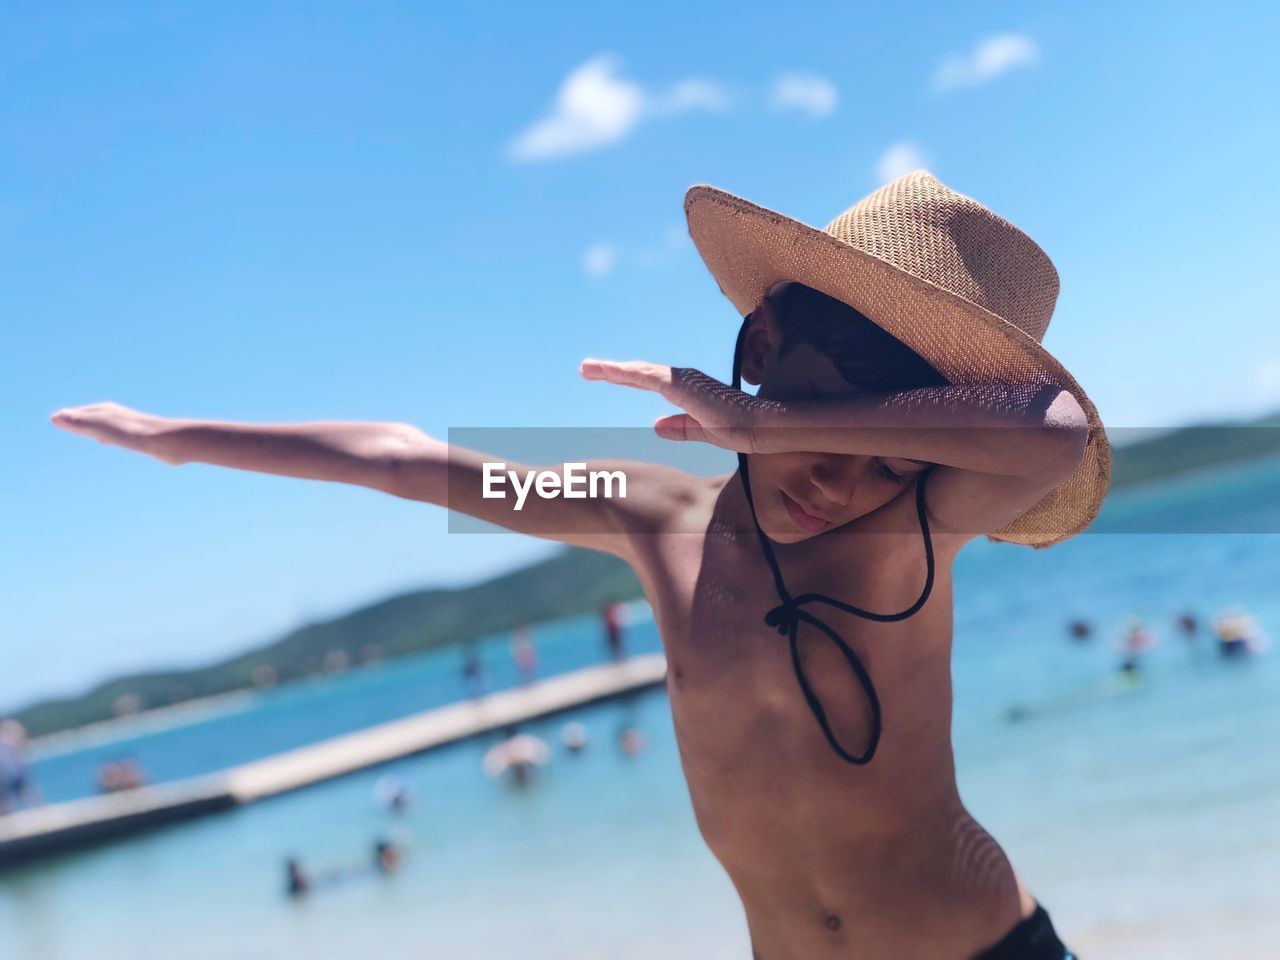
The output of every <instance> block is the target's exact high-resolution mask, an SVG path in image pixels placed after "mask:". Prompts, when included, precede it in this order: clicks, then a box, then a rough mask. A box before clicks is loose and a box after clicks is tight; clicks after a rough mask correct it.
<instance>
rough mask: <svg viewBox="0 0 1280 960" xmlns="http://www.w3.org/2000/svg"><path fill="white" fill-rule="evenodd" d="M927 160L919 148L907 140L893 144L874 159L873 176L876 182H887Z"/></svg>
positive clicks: (915, 168)
mask: <svg viewBox="0 0 1280 960" xmlns="http://www.w3.org/2000/svg"><path fill="white" fill-rule="evenodd" d="M928 163H929V161H928V160H927V159H926V157H925V155H924V154H923V153H922V152H921V150H920V148H919V147H917V146H916V145H915V144H914V143H911V142H910V141H908V140H902V141H899V142H898V143H895V144H893V145H892V146H891V147H889V149H887V150H886V151H885V152H884V153H882V154H880V159H879V160H877V161H876V169H875V178H876V182H877V183H881V184H883V183H888V182H889V181H890V180H897V179H898V178H899V177H901V176H904V175H905V174H908V173H910V172H911V171H912V170H919V169H920V168H921V167H925V166H927V165H928Z"/></svg>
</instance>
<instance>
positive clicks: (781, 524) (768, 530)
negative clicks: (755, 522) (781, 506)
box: [760, 516, 836, 544]
mask: <svg viewBox="0 0 1280 960" xmlns="http://www.w3.org/2000/svg"><path fill="white" fill-rule="evenodd" d="M760 529H761V531H762V532H763V533H764V535H765V536H766V537H768V538H769V539H770V540H771V541H773V542H774V543H782V544H790V543H804V541H806V540H812V539H813V538H814V537H820V536H822V535H823V534H824V533H828V532H830V531H831V530H834V529H836V528H835V527H828V528H827V529H826V530H819V531H816V532H814V533H810V532H808V531H807V530H798V529H796V525H795V524H794V523H792V522H791V518H790V517H787V516H781V517H774V516H769V517H761V518H760Z"/></svg>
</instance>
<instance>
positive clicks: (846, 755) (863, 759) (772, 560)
mask: <svg viewBox="0 0 1280 960" xmlns="http://www.w3.org/2000/svg"><path fill="white" fill-rule="evenodd" d="M750 321H751V316H750V314H748V315H747V316H746V317H745V318H744V319H743V321H742V328H741V329H740V330H739V331H738V340H737V343H736V344H735V345H734V349H733V386H734V389H737V390H741V389H742V347H743V342H744V340H745V337H746V332H747V327H748V326H749V325H750ZM738 474H739V476H741V477H742V492H743V493H744V494H745V495H746V498H747V506H748V507H750V508H751V521H752V523H753V524H755V528H756V538H757V539H758V540H759V542H760V552H761V553H763V554H764V559H765V563H767V564H768V566H769V570H770V572H771V573H772V574H773V585H774V589H775V590H776V591H777V593H778V599H779V600H780V601H781V603H779V604H778V605H777V606H776V607H773V608H772V609H771V610H770V611H769V612H768V613H766V614H765V615H764V622H765V623H766V624H768V625H769V626H771V627H773V628H774V629H775V630H777V631H778V633H779V634H781V635H782V636H784V637H786V638H787V642H788V643H789V645H790V647H791V666H792V668H793V669H794V670H795V674H796V680H797V681H798V682H799V684H800V691H801V692H802V693H803V694H804V698H805V700H806V701H807V702H808V704H809V709H810V710H811V711H812V712H813V716H814V718H815V719H816V720H817V721H818V726H820V727H821V728H822V732H823V734H824V735H825V736H826V738H827V743H829V744H830V745H831V749H832V750H834V751H835V752H836V754H837V755H838V756H839V757H840V758H841V759H842V760H844V761H846V762H847V763H852V764H855V765H857V766H861V765H863V764H867V763H870V762H871V758H872V757H874V756H875V755H876V747H877V746H878V745H879V743H880V730H881V723H880V698H879V696H877V694H876V687H875V684H874V683H872V681H871V674H869V673H868V672H867V668H866V667H865V666H864V665H863V663H862V660H861V659H860V658H859V657H858V654H857V653H855V652H854V650H853V648H852V647H850V646H849V644H847V643H846V642H845V641H844V638H843V637H841V636H840V634H838V633H836V632H835V630H833V629H832V628H831V627H830V626H829V625H827V624H826V623H825V622H823V621H822V620H821V619H819V618H818V617H817V616H816V615H814V614H812V613H810V612H809V611H807V610H805V609H803V607H805V606H806V605H810V604H820V603H821V604H826V605H827V606H829V607H834V608H836V609H837V610H843V611H844V612H845V613H851V614H853V615H854V616H858V617H862V618H863V619H864V620H874V621H876V622H878V623H893V622H895V621H898V620H906V619H907V618H908V617H910V616H913V615H914V614H915V613H916V612H917V611H919V610H920V608H921V607H923V606H924V605H925V602H926V601H927V600H928V599H929V594H930V593H931V592H932V590H933V576H934V561H933V540H932V538H931V537H930V536H929V518H928V515H927V511H926V510H925V500H924V488H925V482H926V481H927V479H928V477H929V470H928V469H926V470H924V471H923V472H921V473H920V475H919V476H918V477H917V478H916V513H917V515H918V516H919V518H920V533H921V536H923V537H924V557H925V564H926V568H927V573H926V574H925V581H924V589H923V590H922V591H921V592H920V596H919V597H918V598H917V599H916V602H915V603H913V604H912V605H911V606H909V607H907V609H905V610H903V611H902V612H901V613H872V612H871V611H869V610H862V609H859V608H858V607H855V606H853V605H851V604H848V603H842V602H841V601H839V600H836V599H833V598H832V597H828V596H825V595H823V594H821V593H802V594H800V596H798V597H793V596H792V595H791V592H790V591H789V590H788V589H787V585H786V583H785V582H784V581H783V579H782V569H781V568H780V567H779V566H778V558H777V557H775V556H774V554H773V545H772V544H771V543H770V542H769V538H768V537H767V536H765V534H764V531H763V530H761V529H760V521H759V520H758V519H757V518H756V503H755V500H754V499H753V498H752V496H751V477H750V474H749V472H748V470H747V455H746V454H745V453H739V454H738ZM802 623H807V624H808V625H809V626H811V627H816V628H817V629H818V630H819V631H821V632H822V634H823V635H824V636H826V638H827V639H828V640H830V641H831V642H832V643H833V644H835V646H836V649H838V650H839V651H840V653H841V654H843V655H844V658H845V660H846V661H847V662H848V664H849V668H850V669H851V670H852V671H853V673H854V676H856V677H857V678H858V683H859V684H860V685H861V687H862V690H863V693H864V694H865V695H866V698H867V705H868V706H869V707H870V708H871V732H870V735H869V737H868V740H867V748H866V750H864V751H863V752H862V753H851V752H850V751H848V750H846V749H845V748H844V746H843V745H842V744H841V743H840V741H839V740H838V739H837V737H836V734H835V731H834V730H832V728H831V721H830V720H829V719H828V718H827V711H826V710H824V709H823V706H822V701H821V700H819V699H818V695H817V694H816V693H815V692H814V690H813V686H812V685H811V684H810V683H809V678H808V677H807V676H806V675H805V672H804V663H803V662H802V661H801V659H800V645H799V639H798V638H799V634H800V624H802Z"/></svg>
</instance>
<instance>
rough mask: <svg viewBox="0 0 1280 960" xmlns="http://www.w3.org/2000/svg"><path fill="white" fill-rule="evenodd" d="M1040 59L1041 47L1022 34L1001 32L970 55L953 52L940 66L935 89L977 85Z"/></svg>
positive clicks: (936, 75)
mask: <svg viewBox="0 0 1280 960" xmlns="http://www.w3.org/2000/svg"><path fill="white" fill-rule="evenodd" d="M1039 59H1040V48H1039V47H1038V46H1036V42H1035V41H1034V40H1032V39H1031V38H1030V37H1027V36H1024V35H1023V34H1020V33H1000V34H996V35H995V36H990V37H987V38H985V39H984V40H982V41H981V42H979V44H978V45H977V46H976V47H974V48H973V50H972V51H971V52H970V53H969V54H968V55H967V56H960V55H956V54H953V55H951V56H949V57H947V58H946V59H945V60H943V61H942V63H940V64H939V65H938V69H937V71H935V73H934V75H933V89H934V90H937V91H943V90H954V89H956V88H957V87H977V86H980V85H982V84H984V83H987V82H988V81H990V80H994V79H995V78H996V77H998V76H1000V75H1001V74H1002V73H1008V72H1009V71H1010V70H1014V69H1016V68H1018V67H1029V66H1031V65H1033V64H1035V63H1036V62H1037V61H1039Z"/></svg>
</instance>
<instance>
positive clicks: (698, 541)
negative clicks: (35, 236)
mask: <svg viewBox="0 0 1280 960" xmlns="http://www.w3.org/2000/svg"><path fill="white" fill-rule="evenodd" d="M686 213H687V215H688V218H689V226H690V232H691V234H692V236H693V239H694V242H695V243H696V245H697V246H698V249H699V251H700V253H701V254H702V256H703V258H704V260H705V261H706V263H707V266H708V268H709V269H710V270H711V272H712V274H713V275H714V276H715V278H716V279H717V281H718V282H719V284H720V288H721V289H722V290H723V291H724V293H725V294H726V295H727V296H728V297H729V299H730V300H731V301H733V303H734V304H735V306H737V308H738V310H739V313H740V314H746V315H747V317H746V319H745V321H744V323H743V327H742V330H741V332H740V336H739V343H738V350H737V355H736V357H735V380H736V378H737V374H738V372H739V371H740V373H741V377H742V379H745V380H746V381H747V382H748V383H750V384H755V385H758V386H759V391H758V395H754V396H753V395H751V394H749V393H746V392H743V391H741V390H739V389H737V388H736V385H729V384H725V383H722V382H719V381H717V380H714V379H712V378H711V377H709V376H707V375H705V374H703V373H700V372H698V371H696V370H690V369H687V368H673V367H668V366H661V365H658V364H652V363H641V362H629V363H614V362H609V361H604V360H587V361H584V362H583V364H582V371H581V372H582V375H583V376H585V377H586V378H587V379H589V380H599V381H605V382H608V383H611V384H622V385H626V386H629V387H634V388H639V389H644V390H652V391H656V392H658V393H661V394H662V396H663V397H665V398H666V399H667V400H668V401H670V402H671V403H672V404H673V405H675V406H676V407H678V408H679V409H680V410H681V412H680V413H677V414H675V415H673V416H669V417H664V418H662V419H660V420H659V421H658V422H657V424H656V425H655V429H656V430H657V432H658V433H659V434H660V435H661V436H663V437H666V438H669V439H671V440H677V441H694V442H703V443H711V444H715V445H717V446H720V447H724V448H727V449H729V450H733V451H735V452H737V453H738V454H739V464H740V468H739V470H738V471H737V472H735V473H733V474H729V475H725V476H719V477H714V478H701V477H694V476H690V475H688V474H685V473H682V472H680V471H677V470H675V469H672V468H668V467H662V466H656V465H645V464H640V463H621V464H619V463H609V464H603V465H594V466H598V467H599V468H600V469H610V470H615V469H622V470H624V471H625V473H626V475H627V478H628V490H627V496H626V498H625V499H621V498H617V497H614V498H608V499H607V498H597V499H563V498H555V499H539V498H537V497H529V498H528V499H527V500H526V502H525V503H524V506H523V509H522V510H520V511H519V512H516V511H514V510H513V509H512V502H511V501H510V500H504V499H489V498H485V497H483V496H482V494H481V490H482V472H483V471H482V464H483V463H484V462H486V461H490V462H492V461H493V459H494V458H490V457H486V456H484V455H482V454H479V453H476V452H472V451H467V450H461V449H450V448H449V447H448V446H447V445H446V444H444V443H442V442H440V441H438V440H435V439H432V438H430V437H428V436H426V435H424V434H423V433H422V432H421V431H419V430H417V429H416V428H414V427H411V426H407V425H404V424H396V423H341V422H339V423H310V424H297V425H246V424H236V423H223V422H214V421H201V420H174V419H165V418H161V417H158V416H152V415H150V414H145V413H141V412H138V411H135V410H130V409H127V408H125V407H121V406H119V405H116V404H110V403H106V404H94V405H91V406H87V407H78V408H74V409H70V410H64V411H61V412H59V413H58V414H55V415H54V422H55V423H56V424H57V425H58V426H60V427H63V428H65V429H68V430H72V431H75V432H77V433H82V434H86V435H89V436H93V437H96V438H97V439H99V440H101V441H103V442H105V443H110V444H115V445H118V446H123V447H127V448H129V449H133V450H138V451H140V452H142V453H146V454H150V455H151V456H154V457H156V458H158V459H160V460H162V461H164V462H166V463H171V464H181V463H191V462H199V463H210V464H217V465H221V466H227V467H235V468H238V469H242V470H255V471H260V472H265V473H274V474H281V475H285V476H292V477H304V478H309V479H318V480H331V481H337V482H341V483H351V484H359V485H362V486H366V487H371V488H374V489H376V490H381V491H384V492H386V493H389V494H392V495H394V496H397V497H402V498H405V499H408V500H418V501H424V502H427V503H433V504H439V505H443V506H447V507H448V508H449V509H451V510H457V511H462V512H463V513H466V514H470V515H472V516H475V517H479V518H481V519H484V520H488V521H492V522H494V523H497V524H501V525H503V526H505V527H508V528H510V529H513V530H517V531H523V532H527V533H533V534H535V535H539V536H545V537H549V538H552V539H556V540H560V541H563V542H566V543H571V544H576V545H578V546H583V547H589V548H593V549H597V550H603V551H607V552H609V553H613V554H616V555H617V556H619V557H622V558H624V559H625V560H626V561H627V562H629V563H630V564H631V566H632V567H633V568H634V569H635V571H636V573H637V574H638V576H639V578H640V580H641V581H642V583H643V584H644V588H645V592H646V594H647V595H648V598H649V601H650V603H651V604H652V605H653V609H654V611H655V615H656V618H657V622H658V625H659V627H660V629H661V632H662V637H663V642H664V644H665V647H666V651H667V658H668V680H667V686H668V690H669V692H670V698H671V709H672V713H673V715H674V719H675V729H676V734H677V738H678V741H679V746H680V753H681V759H682V763H683V767H684V772H685V775H686V778H687V780H688V784H689V791H690V794H691V797H692V800H693V805H694V809H695V811H696V814H697V819H698V825H699V827H700V829H701V831H702V834H703V836H704V838H705V839H706V842H707V844H708V845H709V846H710V848H711V850H712V851H713V852H714V854H715V855H716V857H717V858H718V859H719V860H720V862H721V863H722V864H723V866H724V868H725V870H726V871H727V872H728V874H729V877H730V878H731V880H732V882H733V884H734V886H735V887H736V889H737V891H738V893H739V895H740V897H741V899H742V903H743V906H744V908H745V911H746V918H747V923H748V927H749V930H750V935H751V942H752V947H753V952H754V955H755V956H756V957H758V958H761V960H820V958H832V960H843V958H860V960H879V958H886V960H911V958H922V960H924V958H928V960H946V958H954V960H962V958H974V957H980V958H985V960H996V958H1001V960H1003V958H1034V960H1050V958H1053V960H1063V958H1068V957H1070V956H1071V954H1070V953H1068V952H1067V950H1066V948H1065V947H1064V946H1063V945H1062V943H1061V942H1060V941H1059V939H1058V937H1057V935H1056V934H1055V933H1054V931H1053V927H1052V924H1051V923H1050V922H1049V918H1048V915H1047V914H1046V913H1045V912H1044V910H1043V909H1042V908H1040V907H1039V906H1038V905H1037V903H1036V901H1035V900H1034V899H1033V897H1032V895H1031V894H1030V892H1028V891H1027V890H1026V889H1025V888H1024V887H1023V885H1022V884H1021V883H1020V881H1019V879H1018V876H1017V874H1016V873H1015V872H1014V870H1013V867H1012V866H1011V865H1010V863H1009V861H1008V859H1007V858H1006V857H1005V855H1004V853H1003V851H1002V850H1001V849H1000V847H999V846H998V845H997V844H996V842H995V841H994V840H993V839H992V838H991V837H990V836H989V835H988V834H987V833H986V832H985V831H984V830H983V829H982V827H980V826H979V825H978V824H977V823H976V822H975V821H974V820H973V819H972V817H970V815H969V814H968V812H967V811H966V810H965V808H964V805H963V804H962V802H961V800H960V797H959V794H958V791H957V787H956V778H955V769H954V762H953V756H952V750H951V735H950V734H951V730H950V726H951V672H950V666H951V665H950V652H951V634H952V610H951V567H952V561H953V560H954V558H955V556H956V554H957V552H958V551H959V550H960V548H961V547H962V546H963V545H964V544H965V543H967V542H968V541H970V540H973V539H975V538H977V537H979V536H982V535H989V536H992V537H993V538H995V539H1000V540H1007V541H1011V542H1014V543H1021V544H1027V545H1032V546H1046V545H1048V544H1050V543H1054V542H1057V541H1059V540H1062V539H1065V538H1066V537H1068V536H1071V535H1072V534H1074V533H1077V532H1079V531H1080V530H1082V529H1083V528H1084V527H1085V526H1087V525H1088V523H1089V521H1090V520H1091V519H1092V517H1093V516H1094V514H1095V513H1096V512H1097V509H1098V506H1099V503H1100V501H1101V498H1102V494H1103V492H1104V491H1105V488H1106V483H1107V478H1108V472H1109V464H1110V459H1109V451H1108V448H1107V445H1106V439H1105V436H1104V434H1103V431H1102V426H1101V423H1100V422H1099V421H1098V418H1097V413H1096V411H1095V410H1094V408H1093V405H1092V404H1091V403H1090V402H1089V400H1088V398H1087V397H1086V396H1085V394H1084V392H1083V391H1082V390H1081V389H1080V388H1079V386H1078V385H1077V384H1076V382H1075V381H1074V379H1072V378H1071V376H1070V374H1069V373H1067V372H1066V370H1064V369H1063V368H1062V367H1061V365H1060V364H1058V363H1057V361H1055V360H1054V359H1053V358H1052V357H1051V356H1050V355H1049V354H1048V353H1047V352H1045V351H1044V350H1043V348H1042V347H1041V346H1040V344H1039V340H1040V339H1041V337H1042V336H1043V334H1044V329H1045V327H1046V325H1047V324H1048V320H1049V315H1050V314H1051V313H1052V310H1053V304H1054V301H1055V299H1056V296H1057V274H1056V272H1055V271H1054V269H1053V266H1052V264H1051V263H1050V262H1049V260H1048V258H1047V257H1046V256H1045V254H1044V253H1043V252H1042V251H1041V250H1040V248H1039V247H1037V246H1036V245H1035V244H1034V243H1033V242H1032V241H1031V240H1030V239H1029V238H1028V237H1026V236H1025V235H1024V234H1022V233H1021V232H1020V231H1018V230H1017V228H1015V227H1013V226H1012V225H1011V224H1009V223H1007V222H1006V221H1004V220H1002V219H1000V218H999V217H997V216H996V215H994V214H992V213H991V212H990V211H988V210H986V209H985V208H984V207H982V206H980V205H979V204H978V203H976V202H975V201H973V200H970V199H969V198H967V197H964V196H961V195H960V194H957V193H954V192H952V191H951V190H949V189H947V188H946V187H945V186H943V185H942V184H941V183H939V182H938V181H937V180H936V179H934V178H933V177H932V176H930V175H929V174H927V173H924V172H917V173H914V174H910V175H908V176H906V177H904V178H902V179H900V180H898V181H895V182H894V183H891V184H889V185H887V186H886V187H883V188H881V189H880V190H879V191H877V192H876V193H874V194H872V195H871V196H869V197H867V198H866V199H864V200H862V201H860V202H859V203H858V204H855V205H854V206H853V207H852V208H850V210H849V211H847V212H846V213H845V214H843V215H842V216H841V217H839V218H838V219H837V220H836V221H834V222H833V223H832V224H831V225H830V226H829V227H828V228H827V229H826V230H825V231H819V230H815V229H813V228H811V227H806V226H804V225H802V224H800V223H798V222H796V221H794V220H790V219H788V218H786V217H783V216H780V215H779V214H775V213H772V212H770V211H767V210H763V209H762V208H759V207H756V206H754V205H752V204H749V203H747V202H746V201H743V200H740V199H739V198H737V197H733V196H731V195H729V194H726V193H723V192H721V191H718V190H714V189H711V188H707V187H696V188H694V189H693V190H691V191H690V192H689V195H688V197H687V199H686ZM589 466H592V465H589ZM744 470H745V476H744Z"/></svg>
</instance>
